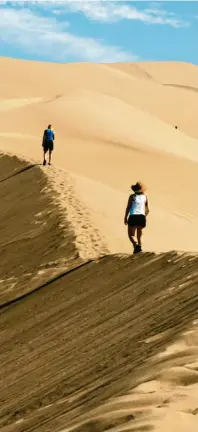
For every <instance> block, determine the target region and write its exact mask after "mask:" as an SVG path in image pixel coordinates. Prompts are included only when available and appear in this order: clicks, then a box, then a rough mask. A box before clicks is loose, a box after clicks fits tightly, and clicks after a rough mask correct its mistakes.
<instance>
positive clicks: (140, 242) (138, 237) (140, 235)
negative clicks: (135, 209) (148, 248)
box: [137, 227, 142, 248]
mask: <svg viewBox="0 0 198 432" xmlns="http://www.w3.org/2000/svg"><path fill="white" fill-rule="evenodd" d="M137 241H138V244H139V246H140V247H141V248H142V228H141V227H137Z"/></svg>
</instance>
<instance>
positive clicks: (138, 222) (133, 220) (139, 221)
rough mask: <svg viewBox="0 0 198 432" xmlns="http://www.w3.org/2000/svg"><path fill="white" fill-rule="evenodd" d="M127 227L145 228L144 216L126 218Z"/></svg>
mask: <svg viewBox="0 0 198 432" xmlns="http://www.w3.org/2000/svg"><path fill="white" fill-rule="evenodd" d="M128 225H129V226H135V227H141V228H145V226H146V216H144V215H130V216H129V218H128Z"/></svg>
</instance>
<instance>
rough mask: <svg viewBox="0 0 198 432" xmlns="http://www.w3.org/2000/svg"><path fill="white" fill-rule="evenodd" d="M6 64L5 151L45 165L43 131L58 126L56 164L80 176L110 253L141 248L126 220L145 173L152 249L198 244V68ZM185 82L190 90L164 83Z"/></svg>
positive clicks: (80, 189) (79, 188)
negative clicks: (131, 238)
mask: <svg viewBox="0 0 198 432" xmlns="http://www.w3.org/2000/svg"><path fill="white" fill-rule="evenodd" d="M0 64H1V69H0V77H1V80H4V82H5V86H3V87H2V94H0V97H1V100H0V110H1V123H0V148H1V149H2V150H4V151H9V152H11V153H18V154H21V155H23V156H24V157H26V158H32V159H35V160H38V161H42V149H41V138H42V133H43V130H44V128H45V127H46V126H47V124H48V123H52V124H53V127H54V129H55V132H56V142H55V152H54V154H53V164H54V165H55V167H56V168H57V169H58V168H61V169H62V170H63V171H62V173H63V172H64V170H65V171H66V172H69V173H70V175H71V176H72V178H73V181H74V183H75V185H76V193H77V195H78V197H79V199H81V201H82V206H84V205H85V206H86V207H87V211H88V212H89V217H90V218H91V219H90V226H91V221H92V224H93V227H95V228H96V231H97V232H98V230H99V231H100V235H101V238H103V239H105V242H106V243H107V245H108V249H109V251H111V252H131V245H130V244H129V242H128V240H127V235H126V227H125V226H124V224H123V217H124V210H125V205H126V201H127V198H128V194H129V193H130V185H131V183H133V182H135V181H137V180H139V179H140V180H142V181H144V182H145V183H146V184H147V186H148V196H149V199H150V205H151V213H150V215H149V217H148V227H147V229H146V230H145V236H144V249H145V250H154V251H167V250H171V249H177V250H184V251H197V250H198V246H197V235H198V224H197V221H198V202H197V199H196V195H197V161H198V147H197V138H198V128H197V111H198V93H197V91H196V90H197V89H198V67H196V66H193V65H188V64H185V63H184V64H183V63H181V64H180V63H171V62H170V63H148V64H147V63H137V64H116V65H94V64H88V63H86V64H68V65H55V64H52V65H49V64H46V63H36V62H35V63H34V62H25V61H20V60H11V59H4V58H2V59H1V60H0ZM13 67H14V70H15V74H14V75H13V74H10V76H9V78H8V75H9V72H10V71H11V70H12V69H13ZM46 74H47V79H46ZM5 77H6V81H5ZM177 83H178V85H179V86H184V87H185V88H183V87H170V86H167V85H164V84H174V85H175V84H177ZM187 87H190V88H191V89H190V90H189V89H188V88H187ZM192 87H193V88H194V91H192ZM25 104H26V106H25ZM175 124H177V125H178V130H175V128H174V125H175ZM49 169H50V168H49V167H46V172H48V171H49ZM51 174H52V175H54V176H55V174H53V172H52V173H51ZM65 175H67V174H64V175H63V183H64V176H65ZM55 177H56V176H55ZM83 208H84V207H83ZM72 212H73V213H72ZM71 214H72V219H73V221H74V224H75V225H76V229H78V221H77V220H75V211H73V210H71ZM83 214H84V211H82V217H83ZM91 229H93V228H91ZM90 253H91V251H90Z"/></svg>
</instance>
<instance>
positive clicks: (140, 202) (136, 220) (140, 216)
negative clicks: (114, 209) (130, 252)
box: [124, 182, 149, 253]
mask: <svg viewBox="0 0 198 432" xmlns="http://www.w3.org/2000/svg"><path fill="white" fill-rule="evenodd" d="M131 189H132V190H133V191H134V192H135V193H134V194H132V195H130V197H129V200H128V203H127V207H126V211H125V217H124V223H125V225H128V236H129V240H130V241H131V243H132V244H133V247H134V253H138V252H141V251H142V241H141V238H142V230H143V229H144V228H145V227H146V216H147V215H148V213H149V206H148V198H147V196H146V195H145V194H144V191H145V189H146V188H145V186H144V185H143V184H142V183H140V182H137V183H136V184H135V185H132V186H131ZM128 216H129V217H128ZM136 232H137V240H136V239H135V235H136Z"/></svg>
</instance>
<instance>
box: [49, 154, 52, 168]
mask: <svg viewBox="0 0 198 432" xmlns="http://www.w3.org/2000/svg"><path fill="white" fill-rule="evenodd" d="M51 158H52V152H51V150H49V165H51Z"/></svg>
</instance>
